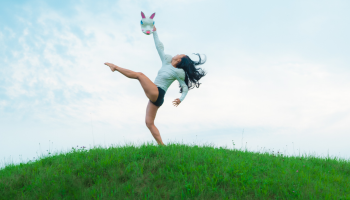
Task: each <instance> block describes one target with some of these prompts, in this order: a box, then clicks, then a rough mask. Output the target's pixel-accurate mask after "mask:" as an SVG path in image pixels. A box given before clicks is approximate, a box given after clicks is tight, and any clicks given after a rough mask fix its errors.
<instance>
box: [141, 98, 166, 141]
mask: <svg viewBox="0 0 350 200" xmlns="http://www.w3.org/2000/svg"><path fill="white" fill-rule="evenodd" d="M158 108H159V107H157V106H155V105H154V104H153V103H151V102H148V105H147V110H146V125H147V127H148V129H149V130H150V131H151V133H152V135H153V137H154V139H156V141H157V143H158V144H159V145H164V143H163V141H162V137H161V136H160V133H159V130H158V128H157V127H156V126H155V125H154V119H155V118H156V114H157V111H158ZM164 146H165V145H164Z"/></svg>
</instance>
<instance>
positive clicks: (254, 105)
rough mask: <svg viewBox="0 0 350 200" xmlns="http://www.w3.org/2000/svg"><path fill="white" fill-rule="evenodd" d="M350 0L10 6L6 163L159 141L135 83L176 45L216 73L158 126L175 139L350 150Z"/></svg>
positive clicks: (1, 47) (5, 20) (1, 9)
mask: <svg viewBox="0 0 350 200" xmlns="http://www.w3.org/2000/svg"><path fill="white" fill-rule="evenodd" d="M349 9H350V2H349V1H346V0H341V1H340V0H332V1H320V0H317V1H316V0H296V1H278V0H274V1H273V0H267V1H259V0H250V1H235V0H217V1H211V0H191V1H187V0H171V1H166V0H142V1H141V0H114V1H109V0H102V1H74V2H73V1H67V0H63V1H39V0H32V1H21V0H14V1H6V0H0V167H3V166H5V165H7V164H10V163H14V164H16V163H20V162H27V161H29V160H36V159H38V157H39V156H40V155H43V154H47V153H48V152H67V151H69V150H70V149H71V148H72V147H77V146H78V148H80V147H81V146H85V147H88V148H92V147H94V146H103V147H106V148H107V147H110V146H113V145H125V144H134V145H135V146H137V145H140V144H142V143H146V142H153V143H154V144H156V142H155V140H154V139H153V137H152V135H151V133H150V131H149V130H148V128H147V127H146V125H145V114H146V106H147V104H148V99H147V97H146V95H145V93H144V91H143V89H142V87H141V85H140V83H139V82H138V81H137V80H135V79H128V78H126V77H125V76H123V75H122V74H120V73H118V72H114V73H112V72H111V71H110V69H109V68H108V67H107V66H105V65H104V64H103V63H105V62H111V63H114V64H116V65H118V66H120V67H123V68H127V69H130V70H133V71H136V72H142V73H144V74H145V75H146V76H148V77H149V78H150V79H151V80H152V81H154V80H155V78H156V75H157V72H158V70H159V69H160V67H161V61H160V58H159V56H158V54H157V51H156V49H155V45H154V41H153V37H152V36H148V35H145V34H143V33H142V31H141V26H140V20H141V11H143V12H144V13H145V15H146V16H147V17H149V16H150V15H151V14H152V13H154V12H155V13H156V15H155V17H154V21H155V26H156V27H157V32H158V35H159V39H160V41H161V42H162V43H163V44H164V47H165V53H166V54H170V55H172V56H175V55H176V54H186V55H189V56H190V58H192V59H193V60H195V61H196V60H198V57H197V56H196V55H194V54H193V53H200V54H202V55H203V54H205V55H206V57H207V62H206V63H205V64H204V65H201V66H200V67H201V68H203V69H204V70H205V71H206V72H207V75H206V76H204V77H203V78H202V79H201V80H200V83H202V84H201V85H200V87H199V88H194V89H192V90H190V91H189V93H188V94H187V96H186V98H185V100H184V101H183V102H182V103H181V104H180V105H179V106H178V107H174V106H173V105H172V101H173V100H174V99H176V98H179V97H180V96H181V94H180V93H179V83H178V82H177V81H175V82H174V83H173V84H172V85H171V86H170V87H169V89H168V91H167V92H166V95H165V101H164V104H163V105H162V107H161V108H160V109H159V110H158V113H157V116H156V119H155V125H156V126H157V127H158V129H159V130H160V134H161V136H162V139H163V141H164V143H165V144H167V143H169V142H176V143H183V144H188V145H190V144H191V145H193V144H197V145H204V144H212V145H214V146H216V147H226V148H231V149H232V148H241V149H242V148H243V149H248V150H250V151H259V152H262V151H280V152H283V153H285V154H286V155H315V156H319V157H326V156H333V157H334V156H335V157H338V158H343V159H349V158H350V147H349V142H348V141H350V123H349V122H350V103H349V102H350V93H349V89H350V79H349V78H348V77H349V76H350V56H349V54H350V39H349V35H350V27H349V26H348V24H350V13H349V12H348V11H349Z"/></svg>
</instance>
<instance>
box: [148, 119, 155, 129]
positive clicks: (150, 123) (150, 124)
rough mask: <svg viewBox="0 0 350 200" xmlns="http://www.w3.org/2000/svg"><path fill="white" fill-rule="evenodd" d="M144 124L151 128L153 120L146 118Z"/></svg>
mask: <svg viewBox="0 0 350 200" xmlns="http://www.w3.org/2000/svg"><path fill="white" fill-rule="evenodd" d="M146 126H147V127H148V128H151V127H152V126H154V122H153V121H150V120H146Z"/></svg>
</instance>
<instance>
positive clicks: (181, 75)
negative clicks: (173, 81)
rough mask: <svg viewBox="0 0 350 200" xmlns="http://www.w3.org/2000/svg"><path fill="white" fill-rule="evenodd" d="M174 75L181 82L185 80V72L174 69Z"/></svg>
mask: <svg viewBox="0 0 350 200" xmlns="http://www.w3.org/2000/svg"><path fill="white" fill-rule="evenodd" d="M176 74H177V76H178V77H179V78H180V79H181V80H185V75H186V74H185V70H183V69H178V68H176Z"/></svg>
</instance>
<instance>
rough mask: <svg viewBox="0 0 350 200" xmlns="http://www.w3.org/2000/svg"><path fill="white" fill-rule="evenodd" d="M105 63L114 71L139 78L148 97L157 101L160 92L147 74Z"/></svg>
mask: <svg viewBox="0 0 350 200" xmlns="http://www.w3.org/2000/svg"><path fill="white" fill-rule="evenodd" d="M105 65H107V66H108V67H110V68H111V70H112V72H114V71H118V72H120V73H121V74H123V75H124V76H126V77H128V78H132V79H137V80H139V81H140V84H141V86H142V88H143V90H144V91H145V94H146V96H147V98H148V99H149V100H151V101H152V102H155V101H157V98H158V94H159V92H158V88H157V86H156V85H155V84H154V83H153V82H152V81H151V80H150V79H149V78H148V77H147V76H146V75H144V74H143V73H141V72H134V71H131V70H129V69H124V68H121V67H119V66H117V65H114V64H112V63H105Z"/></svg>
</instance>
